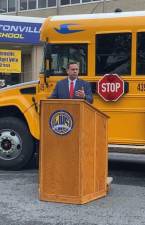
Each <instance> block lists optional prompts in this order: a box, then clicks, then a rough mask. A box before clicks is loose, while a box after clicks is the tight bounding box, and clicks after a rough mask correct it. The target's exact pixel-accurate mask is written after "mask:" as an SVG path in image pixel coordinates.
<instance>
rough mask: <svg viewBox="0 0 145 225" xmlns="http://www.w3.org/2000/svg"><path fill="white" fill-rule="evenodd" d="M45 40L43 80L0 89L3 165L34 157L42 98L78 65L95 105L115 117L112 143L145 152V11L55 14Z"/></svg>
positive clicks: (0, 157) (43, 29)
mask: <svg viewBox="0 0 145 225" xmlns="http://www.w3.org/2000/svg"><path fill="white" fill-rule="evenodd" d="M40 36H41V41H43V42H44V58H43V63H42V69H41V72H40V76H39V80H38V81H33V82H28V83H23V84H19V85H15V86H12V87H6V88H3V89H1V90H0V166H1V167H2V168H4V169H9V168H11V169H19V168H22V167H24V166H25V165H26V164H27V163H28V161H29V160H30V159H31V158H32V156H33V154H34V149H36V144H39V138H40V131H39V116H40V114H39V113H40V100H41V99H45V98H47V97H48V96H49V95H50V94H51V92H52V90H53V88H54V87H55V84H56V82H57V81H58V80H60V79H63V78H64V77H65V76H66V65H67V63H69V62H74V61H75V62H78V63H79V66H80V74H79V77H80V78H81V79H84V80H87V81H88V82H90V84H91V86H92V91H93V94H94V103H93V105H94V106H95V107H96V108H98V109H100V110H101V111H103V112H104V113H106V114H107V115H108V116H109V117H110V119H109V130H108V134H109V144H110V145H111V146H113V145H119V146H124V145H125V146H126V149H129V148H127V146H128V147H129V146H135V149H143V148H142V147H144V145H145V12H118V13H105V14H90V15H88V14H87V15H84V14H82V15H68V16H52V17H49V18H47V19H46V20H45V22H44V23H43V25H42V27H41V32H40ZM114 78H115V79H114ZM112 79H113V82H112V81H111V80H112ZM116 79H117V81H115V80H116ZM118 90H119V91H118ZM112 94H114V96H115V97H113V98H112V97H110V96H112ZM108 96H109V97H108ZM90 135H91V134H90ZM138 147H141V148H138ZM131 149H134V148H131ZM143 152H144V149H143Z"/></svg>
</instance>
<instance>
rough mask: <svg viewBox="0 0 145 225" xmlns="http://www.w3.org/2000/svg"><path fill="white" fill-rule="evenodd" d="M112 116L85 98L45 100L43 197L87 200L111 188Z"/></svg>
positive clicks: (42, 123) (41, 146) (41, 151)
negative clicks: (109, 134) (109, 122)
mask: <svg viewBox="0 0 145 225" xmlns="http://www.w3.org/2000/svg"><path fill="white" fill-rule="evenodd" d="M107 119H108V117H107V116H106V115H105V114H104V113H102V112H100V111H99V110H97V109H96V108H94V107H93V106H92V105H90V104H88V103H87V102H85V101H83V100H54V99H50V100H42V101H41V121H40V122H41V125H40V126H41V139H40V161H39V198H40V200H43V201H54V202H64V203H74V204H83V203H86V202H89V201H91V200H94V199H97V198H100V197H103V196H105V195H106V191H107V175H108V147H107Z"/></svg>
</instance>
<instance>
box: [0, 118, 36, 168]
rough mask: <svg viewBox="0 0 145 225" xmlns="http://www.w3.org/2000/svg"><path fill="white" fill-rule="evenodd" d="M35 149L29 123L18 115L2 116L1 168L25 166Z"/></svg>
mask: <svg viewBox="0 0 145 225" xmlns="http://www.w3.org/2000/svg"><path fill="white" fill-rule="evenodd" d="M33 150H34V140H33V137H32V136H31V134H30V132H29V129H28V127H27V125H26V124H25V123H24V122H23V121H22V120H20V119H18V118H16V117H3V118H0V168H2V169H5V170H7V169H11V170H17V169H21V168H23V167H25V166H26V165H27V163H28V162H29V161H30V159H31V158H32V155H33Z"/></svg>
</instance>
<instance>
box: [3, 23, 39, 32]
mask: <svg viewBox="0 0 145 225" xmlns="http://www.w3.org/2000/svg"><path fill="white" fill-rule="evenodd" d="M0 30H2V31H10V32H22V33H23V32H28V33H39V28H38V27H36V26H35V27H31V26H20V25H17V26H14V25H12V26H11V25H2V24H0Z"/></svg>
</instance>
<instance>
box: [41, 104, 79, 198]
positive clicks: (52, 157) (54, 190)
mask: <svg viewBox="0 0 145 225" xmlns="http://www.w3.org/2000/svg"><path fill="white" fill-rule="evenodd" d="M74 104H75V107H74ZM74 104H73V105H72V103H71V104H69V102H68V103H67V104H62V103H58V102H55V101H54V102H51V104H49V103H48V102H46V101H44V102H42V107H41V114H42V117H41V163H40V167H41V171H42V173H41V179H42V180H41V182H42V186H41V189H42V191H43V193H45V194H46V195H47V194H49V195H51V194H52V195H65V196H66V195H68V196H70V195H71V196H78V195H79V194H80V186H79V185H78V184H79V182H80V181H79V166H78V165H79V163H80V162H79V117H80V105H79V104H77V103H74ZM59 111H60V112H61V111H62V112H63V111H64V112H66V113H69V115H70V116H71V117H72V121H73V124H72V130H70V132H69V133H67V134H65V135H62V134H56V133H55V132H54V131H53V130H52V127H51V125H50V120H51V117H52V115H54V114H55V113H57V112H59ZM57 120H58V124H59V123H60V121H59V120H60V117H59V115H58V116H57V115H56V118H55V121H57ZM42 151H43V152H42Z"/></svg>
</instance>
